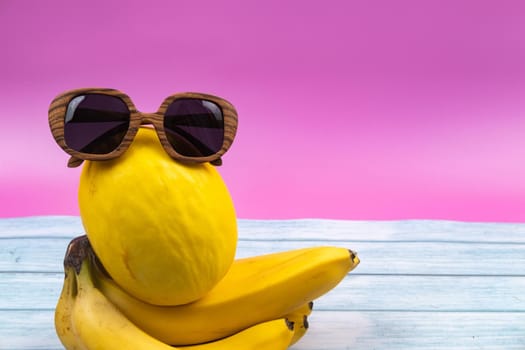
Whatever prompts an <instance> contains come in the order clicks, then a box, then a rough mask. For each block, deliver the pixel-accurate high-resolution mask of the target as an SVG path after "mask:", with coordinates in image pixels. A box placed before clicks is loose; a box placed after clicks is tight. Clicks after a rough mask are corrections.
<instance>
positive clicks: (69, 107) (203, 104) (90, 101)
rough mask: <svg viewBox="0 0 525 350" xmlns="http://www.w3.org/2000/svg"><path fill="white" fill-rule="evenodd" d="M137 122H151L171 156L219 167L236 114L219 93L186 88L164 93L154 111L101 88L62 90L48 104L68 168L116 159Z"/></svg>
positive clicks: (126, 146) (228, 141) (129, 139)
mask: <svg viewBox="0 0 525 350" xmlns="http://www.w3.org/2000/svg"><path fill="white" fill-rule="evenodd" d="M143 124H152V125H153V127H154V128H155V130H156V132H157V135H158V137H159V140H160V143H161V144H162V147H163V148H164V150H165V151H166V152H167V153H168V154H169V155H170V156H171V157H172V158H173V159H176V160H179V161H183V162H190V163H191V162H194V163H204V162H210V163H211V164H213V165H221V164H222V160H221V156H222V155H223V154H224V153H225V152H226V151H227V150H228V149H229V148H230V146H231V144H232V142H233V139H234V137H235V133H236V132H237V112H236V110H235V108H234V107H233V106H232V105H231V104H230V103H229V102H228V101H226V100H224V99H222V98H220V97H217V96H212V95H207V94H201V93H194V92H186V93H179V94H174V95H171V96H168V97H166V98H165V99H164V102H162V104H161V106H160V107H159V109H158V110H157V112H156V113H142V112H140V111H138V110H137V109H136V108H135V106H134V104H133V102H132V101H131V99H130V98H129V97H128V96H127V95H126V94H124V93H122V92H120V91H118V90H115V89H102V88H88V89H77V90H71V91H67V92H65V93H63V94H60V95H58V96H57V97H55V99H53V101H52V102H51V105H50V106H49V126H50V127H51V133H52V134H53V137H54V138H55V141H56V142H57V143H58V145H59V146H60V147H61V148H62V149H63V150H64V151H65V152H66V153H68V154H69V155H70V156H71V158H70V159H69V161H68V167H77V166H79V165H80V164H82V162H83V161H84V160H107V159H113V158H116V157H119V156H120V155H122V153H124V152H125V151H126V149H127V148H128V147H129V145H130V144H131V142H132V141H133V138H134V137H135V135H136V134H137V131H138V129H139V128H140V126H141V125H143Z"/></svg>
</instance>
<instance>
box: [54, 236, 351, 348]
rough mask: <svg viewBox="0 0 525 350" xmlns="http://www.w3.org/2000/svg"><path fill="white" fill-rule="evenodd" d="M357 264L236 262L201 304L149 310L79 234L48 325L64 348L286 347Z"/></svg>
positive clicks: (330, 250) (329, 253)
mask: <svg viewBox="0 0 525 350" xmlns="http://www.w3.org/2000/svg"><path fill="white" fill-rule="evenodd" d="M358 263H359V259H358V258H357V256H356V255H355V254H354V253H352V252H351V251H349V250H346V249H343V248H336V247H316V248H306V249H298V250H292V251H287V252H282V253H274V254H268V255H262V256H258V257H250V258H245V259H239V260H235V261H234V263H233V265H232V267H231V269H230V270H229V272H228V273H227V275H226V276H225V277H224V279H223V280H221V282H219V284H218V285H217V286H216V287H215V288H214V289H212V290H211V291H210V292H209V293H208V294H207V295H206V296H205V297H203V298H202V299H200V300H198V301H196V302H193V303H189V304H184V305H177V306H156V305H152V304H148V303H146V302H143V301H141V300H138V299H136V298H134V297H133V296H131V295H129V294H128V293H127V292H126V291H124V290H122V289H121V288H120V287H119V286H118V285H117V284H116V283H115V282H114V281H113V280H112V279H111V278H110V277H109V276H108V274H107V273H106V271H105V269H104V267H103V266H102V264H101V263H100V261H99V260H98V259H97V257H96V255H95V253H94V251H93V250H92V248H91V245H90V243H89V240H88V238H87V237H86V236H81V237H78V238H75V239H74V240H72V241H71V243H70V245H69V247H68V249H67V252H66V256H65V259H64V270H65V280H64V286H63V289H62V293H61V295H60V298H59V301H58V304H57V307H56V313H55V327H56V331H57V334H58V336H59V338H60V340H61V342H62V344H63V345H64V347H65V348H66V349H68V350H73V349H75V350H76V349H78V350H94V349H103V350H106V349H107V350H111V349H130V350H133V349H137V350H139V349H140V350H144V349H148V350H150V349H159V350H161V349H166V350H168V349H171V350H173V349H178V348H180V349H194V350H212V349H213V350H219V349H228V350H231V349H239V350H241V349H242V350H249V349H258V350H263V349H268V350H270V349H271V350H280V349H287V348H288V347H289V346H290V345H292V344H294V343H295V342H296V341H297V340H299V339H300V338H301V337H302V336H303V335H304V333H305V332H306V330H307V328H308V321H307V316H308V315H309V314H310V312H311V311H312V305H313V303H312V302H311V300H313V299H316V298H318V297H319V296H321V295H322V294H324V293H326V292H327V291H329V290H330V289H332V288H333V287H334V286H335V285H337V283H339V282H340V280H341V279H342V278H344V277H345V275H346V274H347V273H348V272H349V271H350V270H352V269H353V268H354V267H355V266H356V265H357V264H358ZM172 345H175V346H176V347H175V348H174V347H173V346H172Z"/></svg>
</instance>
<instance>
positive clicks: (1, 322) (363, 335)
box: [0, 310, 525, 350]
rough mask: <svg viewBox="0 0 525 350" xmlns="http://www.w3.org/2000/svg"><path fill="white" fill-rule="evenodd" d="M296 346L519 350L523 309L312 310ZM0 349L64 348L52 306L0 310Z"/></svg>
mask: <svg viewBox="0 0 525 350" xmlns="http://www.w3.org/2000/svg"><path fill="white" fill-rule="evenodd" d="M309 320H310V330H309V331H308V333H307V334H306V336H305V337H304V338H303V339H302V340H301V341H299V342H298V343H297V344H296V345H295V346H294V347H292V349H294V350H344V349H353V350H370V349H378V350H382V349H385V350H387V349H388V350H410V349H418V350H420V349H433V350H440V349H443V350H474V349H475V350H479V349H484V350H502V349H505V350H523V349H525V314H524V313H522V312H518V313H498V312H485V313H483V312H412V313H411V312H374V311H340V312H337V311H315V310H314V312H313V313H312V315H311V316H310V318H309ZM0 335H1V337H0V349H1V350H22V349H24V350H27V349H46V350H56V349H62V347H61V345H60V343H59V340H58V338H57V337H56V335H55V331H54V326H53V312H52V311H47V310H45V311H38V310H35V311H11V312H1V313H0Z"/></svg>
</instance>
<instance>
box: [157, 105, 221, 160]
mask: <svg viewBox="0 0 525 350" xmlns="http://www.w3.org/2000/svg"><path fill="white" fill-rule="evenodd" d="M164 130H165V132H166V136H167V138H168V141H169V143H170V144H171V146H172V147H173V148H174V149H175V150H176V151H177V153H179V154H181V155H183V156H188V157H206V156H209V155H212V154H215V153H217V152H218V151H219V150H220V149H221V147H222V143H223V139H224V118H223V115H222V110H221V108H220V107H219V106H218V105H217V104H216V103H214V102H211V101H207V100H201V99H189V98H184V99H178V100H175V101H174V102H173V103H171V104H170V105H169V106H168V109H167V111H166V114H165V116H164Z"/></svg>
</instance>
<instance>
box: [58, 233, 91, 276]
mask: <svg viewBox="0 0 525 350" xmlns="http://www.w3.org/2000/svg"><path fill="white" fill-rule="evenodd" d="M91 252H92V250H91V244H90V243H89V240H88V238H87V236H86V235H83V236H79V237H76V238H73V239H72V240H71V242H69V245H68V246H67V249H66V255H65V257H64V270H68V269H69V268H73V269H75V271H76V273H77V274H78V273H80V267H81V266H82V262H83V261H84V260H85V259H86V258H87V257H89V255H90V254H91Z"/></svg>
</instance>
